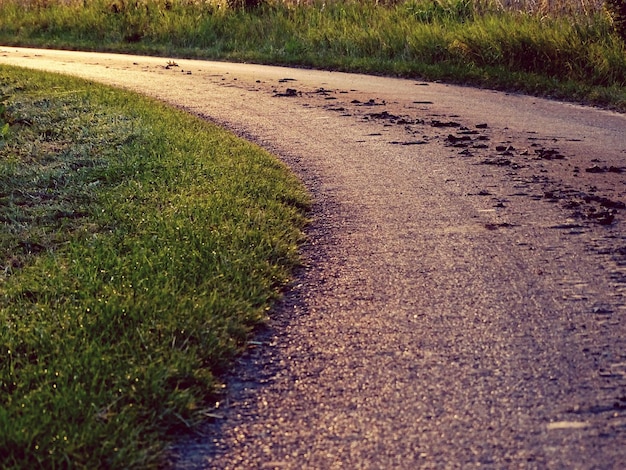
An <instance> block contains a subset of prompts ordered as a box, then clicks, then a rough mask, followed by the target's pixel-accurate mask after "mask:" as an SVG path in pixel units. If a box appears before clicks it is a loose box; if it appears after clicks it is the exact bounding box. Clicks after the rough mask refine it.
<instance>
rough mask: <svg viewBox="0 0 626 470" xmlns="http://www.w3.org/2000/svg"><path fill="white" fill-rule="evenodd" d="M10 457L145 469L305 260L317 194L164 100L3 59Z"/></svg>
mask: <svg viewBox="0 0 626 470" xmlns="http://www.w3.org/2000/svg"><path fill="white" fill-rule="evenodd" d="M0 97H2V98H0V99H1V102H2V104H3V109H2V112H1V113H0V120H1V121H0V122H4V123H6V124H8V125H9V127H8V131H7V132H5V133H4V134H3V136H2V139H0V222H1V223H2V231H1V235H0V455H2V464H1V465H0V466H2V468H39V467H45V468H56V467H63V468H66V467H75V468H145V467H154V466H157V465H158V464H159V458H160V452H161V451H162V449H163V446H164V445H165V443H166V442H167V436H168V435H171V434H172V433H177V432H179V431H180V430H181V429H187V428H188V427H193V426H194V425H195V424H197V423H198V422H199V420H201V419H202V418H203V416H205V413H206V412H207V411H211V410H212V409H213V406H214V403H215V396H216V395H215V394H216V391H217V390H218V389H219V374H220V373H222V372H223V371H224V370H225V369H226V368H227V367H229V363H230V361H231V360H232V357H233V355H234V354H235V353H236V352H237V351H238V350H240V348H241V347H242V345H244V343H245V341H246V338H247V337H248V335H249V333H250V332H251V330H252V329H253V328H254V327H255V325H258V324H259V323H260V322H263V321H264V319H265V317H266V315H267V313H268V312H267V310H268V308H269V307H270V305H271V304H272V301H273V300H274V299H276V298H277V296H278V295H279V291H280V288H281V286H282V285H284V283H285V282H286V281H287V280H288V278H289V274H290V270H291V269H292V268H293V267H294V265H295V264H296V263H297V262H298V257H297V244H298V242H299V241H300V240H301V238H302V232H301V228H302V226H303V224H304V221H305V220H304V215H303V212H304V210H305V208H306V206H307V204H308V199H307V195H306V193H305V191H304V190H303V188H302V187H301V186H300V184H299V183H298V182H297V180H296V179H295V178H294V177H293V176H292V175H291V174H290V173H289V171H288V170H287V169H286V168H285V167H284V166H283V165H282V164H281V163H279V162H277V161H276V160H275V159H274V158H273V157H271V156H270V155H269V154H267V153H266V152H264V151H262V150H260V149H259V148H257V147H255V146H253V145H251V144H248V143H245V142H243V141H241V140H239V139H237V138H235V137H234V136H232V135H231V134H229V133H227V132H225V131H222V130H219V129H217V128H216V127H214V126H212V125H210V124H208V123H206V122H203V121H200V120H199V119H196V118H194V117H190V116H188V115H186V114H184V113H182V112H179V111H175V110H172V109H170V108H167V107H165V106H164V105H161V104H158V103H156V102H154V101H151V100H149V99H146V98H141V97H139V96H136V95H132V94H130V93H127V92H122V91H118V90H114V89H111V88H106V87H103V86H97V85H94V84H91V83H88V82H85V81H80V80H75V79H70V78H68V77H62V76H56V75H45V74H42V73H36V72H33V71H24V70H20V69H15V68H8V67H0Z"/></svg>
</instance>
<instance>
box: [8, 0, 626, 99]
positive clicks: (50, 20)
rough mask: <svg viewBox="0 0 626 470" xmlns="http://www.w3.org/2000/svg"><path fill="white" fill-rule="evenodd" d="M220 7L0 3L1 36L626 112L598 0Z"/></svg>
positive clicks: (159, 1)
mask: <svg viewBox="0 0 626 470" xmlns="http://www.w3.org/2000/svg"><path fill="white" fill-rule="evenodd" d="M611 1H613V0H611ZM228 4H229V3H228V2H227V1H223V2H220V1H208V0H207V1H204V0H139V1H132V2H131V1H129V0H93V1H90V2H76V1H70V0H65V1H64V0H3V1H2V2H1V3H0V42H3V43H5V44H14V45H18V44H21V45H37V46H54V47H68V48H82V49H90V50H108V51H126V52H139V53H154V54H163V55H168V56H176V55H179V56H187V57H200V58H212V59H229V60H246V61H255V62H264V63H277V64H286V65H289V64H291V65H303V66H314V67H322V68H332V69H340V70H346V71H361V72H372V73H385V74H395V75H402V76H409V77H420V78H427V79H441V80H448V81H453V82H463V83H473V84H479V85H485V86H490V87H496V88H503V89H509V90H510V89H513V90H522V91H526V92H531V93H537V94H544V95H551V96H558V97H569V98H572V99H586V100H591V101H592V102H596V103H600V104H609V105H613V106H615V107H618V108H621V109H626V96H625V92H624V87H625V85H626V46H625V45H624V41H623V40H622V39H621V38H620V36H619V34H618V33H617V32H616V30H615V28H614V26H615V24H616V23H615V22H614V21H612V20H611V17H610V15H608V14H607V12H606V9H605V5H604V3H602V2H601V1H600V0H589V1H586V0H580V1H565V0H561V1H548V0H541V1H535V0H479V1H471V0H402V1H397V2H396V1H390V2H382V1H381V2H376V1H373V0H364V1H356V0H346V1H339V0H336V1H332V0H330V1H328V2H321V1H311V2H297V1H292V0H290V1H284V2H281V1H273V0H267V1H265V2H264V3H262V5H261V6H260V7H257V8H253V9H244V8H229V7H228ZM231 4H232V2H231Z"/></svg>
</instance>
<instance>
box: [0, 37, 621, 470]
mask: <svg viewBox="0 0 626 470" xmlns="http://www.w3.org/2000/svg"><path fill="white" fill-rule="evenodd" d="M0 50H1V51H0V63H10V64H16V65H21V66H25V67H34V68H40V69H46V70H52V71H60V72H64V73H69V74H74V75H80V76H83V77H86V78H89V79H93V80H98V81H102V82H106V83H110V84H113V85H119V86H123V87H127V88H130V89H133V90H137V91H140V92H143V93H146V94H149V95H152V96H155V97H157V98H159V99H161V100H164V101H166V102H169V103H172V104H174V105H176V106H180V107H183V108H185V109H187V110H188V111H189V112H192V113H196V114H198V115H200V116H204V117H206V118H208V119H211V120H213V121H215V122H218V123H220V124H222V125H224V126H226V127H229V128H230V129H232V130H234V131H235V132H237V133H238V134H240V135H242V136H245V137H246V138H248V139H250V140H253V141H255V142H257V143H258V144H259V145H261V146H263V147H266V148H268V149H269V150H270V151H272V152H273V153H275V154H276V155H278V156H279V157H280V158H282V159H283V161H285V162H286V163H287V164H288V165H290V166H291V168H292V169H293V170H294V171H295V172H296V173H297V174H298V175H299V176H300V177H301V178H302V179H303V181H304V182H305V183H306V185H307V186H308V188H309V189H310V190H311V191H312V193H313V195H314V197H315V206H314V210H313V223H312V224H311V227H310V229H309V242H308V243H307V245H306V246H305V247H304V248H303V256H304V258H305V261H306V266H305V267H304V268H303V269H302V270H301V272H300V273H299V274H298V278H297V281H296V282H295V283H294V284H293V286H291V288H290V289H289V291H288V292H287V293H286V295H285V298H284V300H283V301H282V302H281V303H280V305H278V306H277V308H276V309H275V312H274V314H273V316H272V320H271V321H270V324H269V327H268V328H267V330H266V331H263V332H261V333H260V334H259V337H258V338H257V339H256V341H254V342H252V343H251V344H250V348H249V350H248V351H247V353H246V354H245V356H244V357H243V358H242V359H241V361H240V365H239V366H238V368H237V370H236V371H235V373H234V374H233V376H232V377H231V378H230V379H229V382H228V387H227V392H225V395H224V400H223V401H222V402H221V403H220V404H219V407H217V408H216V409H215V410H214V413H213V415H215V416H217V417H218V418H217V419H215V420H214V421H213V422H212V423H208V424H207V429H206V434H205V435H204V436H195V437H186V438H183V439H181V440H180V442H179V443H177V444H176V445H175V446H173V447H172V450H171V464H172V465H173V466H174V467H176V468H220V469H221V468H224V469H226V468H290V469H300V468H316V469H335V468H336V469H339V468H363V469H389V468H407V469H409V468H474V467H486V468H554V469H560V468H580V469H591V468H601V469H605V468H606V469H610V468H615V469H618V468H624V467H623V466H624V462H626V304H625V301H624V300H625V299H624V295H625V293H626V238H625V237H626V231H625V230H624V227H626V220H625V214H626V205H625V203H626V194H625V190H626V186H625V183H626V117H625V116H623V115H619V114H615V113H611V112H607V111H602V110H597V109H591V108H585V107H580V106H575V105H571V104H563V103H558V102H550V101H546V100H541V99H536V98H529V97H524V96H517V95H509V94H504V93H497V92H491V91H480V90H475V89H471V88H463V87H454V86H446V85H442V84H435V83H422V82H417V81H411V80H397V79H391V78H381V77H367V76H362V75H349V74H342V73H330V72H318V71H310V70H295V69H285V68H278V67H262V66H252V65H246V64H228V63H215V62H202V61H187V60H178V61H177V62H178V63H177V64H175V65H174V64H170V65H168V61H167V60H166V59H163V58H149V57H132V56H119V55H106V54H89V53H76V52H59V51H43V50H27V49H16V48H10V47H2V48H0ZM220 418H222V419H220Z"/></svg>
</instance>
